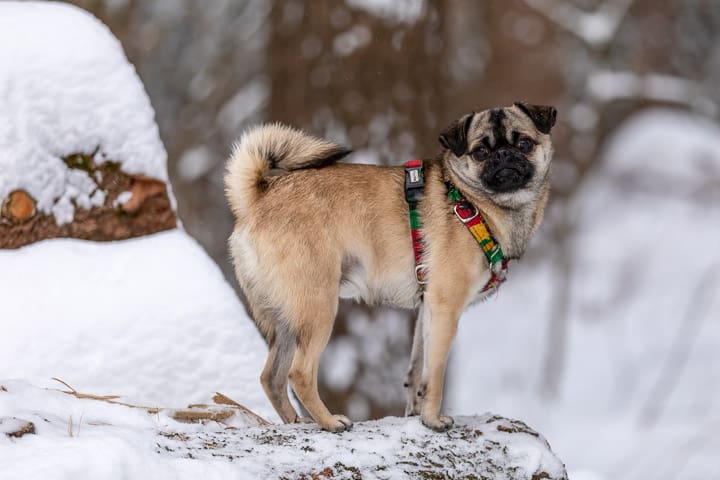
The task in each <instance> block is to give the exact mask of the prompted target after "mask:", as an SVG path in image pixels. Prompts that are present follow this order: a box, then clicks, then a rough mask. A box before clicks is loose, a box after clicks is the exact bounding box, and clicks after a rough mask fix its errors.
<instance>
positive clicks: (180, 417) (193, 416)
mask: <svg viewBox="0 0 720 480" xmlns="http://www.w3.org/2000/svg"><path fill="white" fill-rule="evenodd" d="M233 415H235V412H234V411H232V410H216V411H213V410H176V411H174V412H173V413H172V418H174V419H175V420H177V421H178V422H184V423H194V422H200V421H202V420H210V421H213V422H218V423H223V422H224V421H225V420H227V419H229V418H230V417H232V416H233Z"/></svg>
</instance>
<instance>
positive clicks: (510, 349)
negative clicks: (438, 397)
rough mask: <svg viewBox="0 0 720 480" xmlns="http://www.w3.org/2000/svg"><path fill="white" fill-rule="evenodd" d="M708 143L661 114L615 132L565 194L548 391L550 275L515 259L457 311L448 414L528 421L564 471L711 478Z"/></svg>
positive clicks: (717, 226) (715, 283) (712, 292)
mask: <svg viewBox="0 0 720 480" xmlns="http://www.w3.org/2000/svg"><path fill="white" fill-rule="evenodd" d="M718 139H720V128H718V127H717V126H716V125H713V124H711V123H709V122H704V121H702V120H698V119H696V118H694V117H692V116H690V115H687V114H683V113H679V112H673V111H655V112H648V113H645V114H642V115H640V116H639V117H637V118H635V119H633V120H631V121H629V122H628V124H626V125H625V126H623V127H622V128H620V129H619V130H618V133H617V135H616V136H615V137H614V138H612V139H610V142H609V144H608V148H607V149H606V152H605V156H606V161H605V162H604V164H603V166H602V170H601V171H599V172H597V174H596V175H595V177H594V180H593V181H592V183H588V184H586V185H584V187H583V190H582V192H581V194H580V196H579V202H578V204H577V205H576V206H575V211H574V215H575V219H576V221H577V225H578V228H577V234H576V236H575V238H574V240H573V249H574V250H575V252H574V254H575V257H576V259H575V261H574V265H573V267H574V268H573V271H572V282H571V291H570V298H571V301H570V305H569V323H568V328H567V333H568V337H567V346H566V349H567V350H566V354H565V355H566V356H565V359H564V361H563V366H564V371H563V373H562V377H561V378H562V382H561V385H560V391H559V392H558V395H557V396H556V397H552V396H551V397H547V396H543V395H542V393H541V392H542V387H543V385H542V380H543V362H544V359H545V356H546V355H547V349H548V348H562V346H561V345H560V344H558V343H557V341H556V340H557V339H553V343H550V346H549V347H548V339H547V331H548V318H549V302H550V299H551V296H552V294H553V283H552V282H553V281H554V279H555V278H556V277H555V276H553V275H552V270H551V269H552V268H553V267H552V265H551V263H550V261H540V262H539V264H534V265H527V264H525V263H523V262H520V263H519V264H517V265H514V266H513V267H512V268H511V271H510V281H508V282H507V284H506V285H504V286H503V288H502V289H501V291H500V293H499V295H498V297H497V298H494V299H491V300H489V301H488V302H486V303H484V304H482V305H479V306H477V307H475V308H473V309H472V310H471V311H469V312H467V313H466V314H465V316H464V318H463V320H462V322H461V326H460V331H459V334H458V342H457V345H456V348H455V351H454V363H453V365H452V366H451V372H450V377H451V383H450V385H451V388H450V391H449V392H448V397H447V398H448V401H449V403H450V411H451V412H467V411H477V410H478V409H491V410H493V411H496V412H498V413H500V414H503V415H509V416H514V417H517V418H522V419H524V420H527V421H528V422H530V423H531V424H532V425H534V426H535V427H536V428H538V429H539V430H540V431H541V432H543V434H545V435H546V436H547V437H548V438H549V439H550V440H551V441H552V442H553V447H555V449H556V452H557V453H558V455H559V456H560V458H562V459H563V460H564V461H565V462H566V464H567V466H568V471H569V473H570V477H571V478H576V477H575V475H574V473H575V472H577V473H578V474H583V475H586V476H588V477H587V478H592V479H598V480H600V479H608V480H609V479H614V478H623V479H627V480H632V479H645V478H655V479H673V480H677V479H689V480H690V479H692V480H695V479H697V480H708V479H715V478H720V460H719V458H720V457H718V452H719V451H720V436H719V435H717V428H718V426H720V389H719V386H720V350H718V348H717V346H718V345H719V344H720V322H719V320H720V275H719V274H718V273H717V272H718V271H720V240H718V239H720V197H719V196H718V195H719V192H720V190H719V189H718V185H720V141H719V140H718ZM546 248H547V249H552V245H548V246H547V247H546ZM548 251H549V250H548ZM547 257H551V255H549V254H548V255H547ZM583 472H584V473H583ZM593 472H595V473H593Z"/></svg>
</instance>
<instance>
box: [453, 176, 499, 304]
mask: <svg viewBox="0 0 720 480" xmlns="http://www.w3.org/2000/svg"><path fill="white" fill-rule="evenodd" d="M445 185H446V186H447V189H448V198H449V199H450V201H451V202H452V203H453V211H454V212H455V216H457V217H458V218H459V219H460V221H461V222H462V223H463V225H465V227H467V229H468V230H469V231H470V233H471V234H472V236H473V237H474V238H475V241H477V243H478V245H480V248H481V249H482V251H483V253H484V254H485V258H487V261H488V265H490V271H491V272H492V276H491V277H490V280H489V281H488V283H487V284H486V285H485V287H484V288H483V290H482V291H483V292H487V291H489V290H493V289H495V290H497V288H498V287H500V284H501V283H503V282H504V281H505V277H506V276H507V266H508V263H509V262H510V260H509V259H507V258H505V255H504V254H503V251H502V248H501V247H500V244H499V243H498V241H497V240H495V238H493V236H492V234H491V233H490V227H489V226H488V224H487V222H486V221H485V218H484V217H483V215H482V213H481V212H480V210H478V209H477V208H475V206H473V204H472V203H470V202H469V201H468V200H466V199H465V197H463V196H462V194H461V193H460V191H459V190H458V189H457V188H455V185H453V184H452V183H451V182H445Z"/></svg>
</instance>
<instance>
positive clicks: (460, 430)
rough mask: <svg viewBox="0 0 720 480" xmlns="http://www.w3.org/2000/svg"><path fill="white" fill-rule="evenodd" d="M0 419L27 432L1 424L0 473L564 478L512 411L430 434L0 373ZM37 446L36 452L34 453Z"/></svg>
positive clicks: (401, 426) (400, 422)
mask: <svg viewBox="0 0 720 480" xmlns="http://www.w3.org/2000/svg"><path fill="white" fill-rule="evenodd" d="M0 385H2V386H4V387H5V389H4V391H3V390H2V389H0V412H5V415H9V416H11V417H12V419H13V420H12V421H8V425H10V424H13V422H14V425H15V427H18V428H19V427H20V422H25V424H27V423H28V422H30V423H32V424H33V425H34V426H35V432H34V433H30V434H26V435H22V436H20V437H19V438H16V437H10V436H7V435H2V430H0V465H2V474H3V475H2V478H3V479H4V480H15V479H21V478H22V479H26V478H58V479H64V478H103V479H114V478H118V479H121V478H153V479H165V478H173V479H184V478H198V477H202V478H204V479H207V480H210V479H214V478H222V479H225V478H237V479H263V480H264V479H270V478H306V479H313V478H314V479H321V478H334V479H357V478H367V479H372V478H378V479H405V478H408V479H409V478H433V479H443V478H448V479H450V478H488V479H493V480H510V479H517V480H520V479H522V480H540V479H548V480H555V479H556V480H561V479H567V475H566V473H565V468H564V466H563V464H562V462H560V461H559V460H558V459H557V458H556V457H555V455H554V454H553V453H552V451H551V450H550V446H549V445H548V444H547V442H546V441H545V439H544V438H543V437H542V436H540V435H539V434H538V433H537V432H535V431H534V430H532V429H531V428H529V427H528V426H527V425H525V424H524V423H522V422H518V421H515V420H508V419H505V418H501V417H495V416H491V415H489V414H486V415H482V416H474V417H458V418H457V419H456V420H457V425H456V427H455V428H453V429H452V430H450V431H449V432H447V433H445V434H438V433H435V432H433V431H431V430H428V429H427V428H425V427H423V426H422V425H421V423H420V421H419V420H418V419H417V418H405V419H403V418H385V419H383V420H379V421H371V422H362V423H358V424H355V426H354V428H353V430H352V431H350V432H345V433H342V434H332V433H328V432H323V431H321V430H320V429H318V427H317V426H315V425H308V424H301V425H271V426H263V427H259V426H250V425H234V426H233V427H228V425H226V424H224V423H220V422H214V421H206V422H203V423H190V424H188V423H184V422H179V421H177V420H176V419H175V418H173V416H172V414H171V413H168V412H166V411H164V410H163V411H160V412H153V413H148V412H147V411H145V410H143V409H138V408H129V407H127V406H123V405H117V404H110V403H106V402H103V401H98V400H90V399H78V398H75V397H74V396H71V395H68V394H65V393H61V392H58V391H51V390H44V389H39V388H37V387H32V386H30V385H29V384H27V383H26V382H17V381H16V382H4V381H0ZM40 451H42V452H43V454H42V460H41V461H39V460H40V459H38V458H36V457H35V455H36V454H37V452H40Z"/></svg>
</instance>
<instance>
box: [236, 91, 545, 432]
mask: <svg viewBox="0 0 720 480" xmlns="http://www.w3.org/2000/svg"><path fill="white" fill-rule="evenodd" d="M556 116H557V111H556V110H555V108H553V107H549V106H541V105H531V104H526V103H521V102H517V103H515V104H513V105H512V106H510V107H504V108H495V109H489V110H485V111H482V112H479V113H475V112H472V113H469V114H467V115H464V116H463V117H462V118H460V119H459V120H457V121H455V122H453V123H452V124H451V125H450V126H449V127H448V128H446V129H445V130H444V131H443V132H442V133H441V135H440V137H439V140H440V144H441V146H442V152H441V154H440V155H439V156H438V157H437V158H435V159H434V160H430V161H427V162H425V163H424V165H423V168H422V178H423V179H424V181H423V183H424V188H423V192H422V198H421V199H420V200H419V201H418V202H417V205H416V206H415V208H417V213H418V214H419V216H420V218H421V219H422V228H421V229H419V232H420V233H421V235H422V255H423V263H422V265H417V264H416V260H417V258H416V256H415V255H414V246H415V244H414V242H413V240H412V239H411V226H410V221H409V217H408V216H409V210H408V209H409V207H408V201H406V197H405V195H406V189H405V187H406V177H407V172H408V170H407V169H403V168H402V167H380V166H373V165H358V164H343V163H338V161H339V160H341V159H342V158H343V157H345V156H346V155H348V154H349V153H351V152H350V150H348V149H346V148H344V147H342V146H340V145H337V144H335V143H332V142H328V141H324V140H320V139H317V138H314V137H312V136H309V135H307V134H305V133H303V132H301V131H298V130H295V129H292V128H290V127H287V126H283V125H280V124H269V125H264V126H259V127H255V128H253V129H251V130H249V131H247V132H245V133H244V135H243V136H242V137H241V139H240V141H239V142H238V143H236V144H235V146H234V148H233V152H232V154H231V156H230V158H229V160H228V162H227V171H226V174H225V186H226V196H227V199H228V201H229V204H230V207H231V209H232V212H233V214H234V216H235V219H236V223H235V228H234V230H233V232H232V234H231V236H230V239H229V249H230V253H231V256H232V260H233V264H234V268H235V272H236V274H237V278H238V281H239V283H240V286H241V288H242V290H243V292H244V294H245V296H246V299H247V306H248V309H249V311H250V314H251V316H252V318H253V320H254V321H255V323H256V324H257V326H258V329H259V330H260V332H261V333H262V335H263V337H264V338H265V340H266V341H267V344H268V347H269V353H268V358H267V362H266V364H265V367H264V369H263V371H262V374H261V377H260V379H261V382H262V385H263V388H264V390H265V392H266V394H267V396H268V398H269V399H270V401H271V402H272V405H273V407H274V408H275V410H276V411H277V413H278V415H279V416H280V417H281V418H282V420H283V421H284V422H286V423H291V422H298V421H304V420H305V419H301V418H300V417H298V414H297V412H296V411H295V409H294V407H293V405H292V404H291V403H290V400H289V397H288V390H287V386H288V381H289V382H290V384H291V386H292V388H293V391H294V392H295V394H296V395H297V397H298V399H299V400H300V402H302V404H303V406H304V407H305V409H306V410H307V411H308V412H309V413H310V415H311V416H312V419H313V420H314V421H315V422H317V423H318V424H319V425H320V427H321V428H323V429H325V430H328V431H331V432H341V431H344V430H348V429H350V428H351V426H352V422H351V421H350V420H349V419H348V418H347V417H346V416H344V415H334V414H331V413H330V411H328V409H327V407H326V406H325V404H324V403H323V401H322V400H321V399H320V396H319V394H318V388H317V375H318V366H319V363H320V356H321V354H322V352H323V350H324V349H325V347H326V345H327V342H328V340H329V338H330V335H331V332H332V329H333V324H334V321H335V316H336V313H337V308H338V299H339V298H349V299H355V300H358V301H365V302H367V303H369V304H385V305H391V306H395V307H399V308H406V309H415V310H417V311H418V312H419V314H418V320H417V323H416V327H415V335H414V339H413V348H412V354H411V361H410V368H409V370H408V376H407V381H406V383H405V386H406V388H407V399H408V401H407V407H406V413H407V414H408V415H418V414H419V415H421V420H422V422H423V424H424V425H425V426H427V427H429V428H431V429H433V430H436V431H445V430H447V429H449V428H450V427H451V426H452V425H453V419H452V418H451V417H448V416H443V415H440V407H441V403H442V394H443V383H444V376H445V366H446V363H447V358H448V353H449V350H450V346H451V344H452V342H453V340H454V337H455V334H456V330H457V325H458V320H459V318H460V315H461V313H462V312H463V311H464V310H465V308H466V307H468V306H469V305H470V304H472V303H474V302H476V301H478V300H481V299H482V298H484V297H486V296H488V295H489V294H492V291H495V290H496V289H497V287H498V286H499V282H496V283H495V284H493V285H492V287H493V288H490V289H489V291H488V287H489V286H491V284H492V283H493V282H494V281H495V280H496V279H498V278H500V274H501V273H504V268H505V267H506V263H505V262H507V260H508V259H516V258H519V257H520V256H521V255H522V253H523V252H524V251H525V248H526V246H527V244H528V241H529V239H530V237H531V236H532V235H533V233H534V232H535V231H536V230H537V228H538V226H539V225H540V223H541V221H542V218H543V212H544V210H545V206H546V204H547V201H548V194H549V178H550V171H551V168H550V166H551V159H552V154H553V148H552V144H551V140H550V131H551V129H552V127H553V126H554V125H555V121H556ZM414 176H415V177H417V175H416V174H414ZM415 180H417V178H415ZM448 188H454V189H455V191H456V194H458V195H462V197H463V200H462V201H463V202H465V203H463V204H461V207H462V208H468V209H469V210H468V211H470V212H471V213H472V212H477V213H479V214H481V215H482V218H483V219H484V225H486V227H487V229H488V230H489V231H490V232H491V234H492V239H493V240H494V241H495V242H497V244H498V248H501V249H502V253H503V254H504V257H503V258H504V262H503V264H502V267H499V268H498V265H496V264H492V265H491V262H490V260H489V259H488V258H489V257H487V256H486V254H485V253H484V252H483V248H481V247H480V245H478V241H476V239H475V238H473V235H474V234H473V235H471V234H470V233H469V232H468V228H466V225H465V224H464V223H465V219H463V217H462V216H460V213H458V212H457V211H454V210H456V208H455V209H454V208H453V202H452V200H451V199H450V198H449V197H448ZM473 209H474V210H473ZM466 213H467V212H466ZM458 217H460V218H458ZM419 268H421V269H422V270H423V274H424V275H423V277H424V280H421V277H420V275H419V274H418V269H419ZM500 281H501V280H500Z"/></svg>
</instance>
